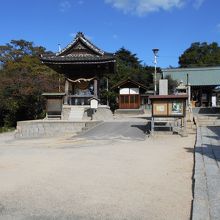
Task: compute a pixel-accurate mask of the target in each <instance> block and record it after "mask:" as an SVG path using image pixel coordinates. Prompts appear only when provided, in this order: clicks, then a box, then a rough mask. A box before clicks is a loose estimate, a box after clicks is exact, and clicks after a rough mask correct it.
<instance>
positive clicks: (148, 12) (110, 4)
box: [0, 0, 220, 68]
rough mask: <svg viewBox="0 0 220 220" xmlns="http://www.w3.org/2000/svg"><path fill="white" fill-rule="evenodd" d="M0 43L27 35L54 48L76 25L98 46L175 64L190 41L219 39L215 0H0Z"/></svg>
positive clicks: (64, 41) (161, 63) (68, 37)
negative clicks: (123, 50) (154, 51)
mask: <svg viewBox="0 0 220 220" xmlns="http://www.w3.org/2000/svg"><path fill="white" fill-rule="evenodd" d="M0 9H1V10H0V11H1V13H0V18H1V28H0V45H3V44H5V43H8V42H10V40H12V39H16V40H18V39H24V40H28V41H33V42H34V43H35V45H41V46H44V47H46V49H47V50H51V51H53V52H57V50H58V44H60V45H61V48H63V47H65V46H66V45H67V44H69V43H70V42H71V41H72V40H73V37H74V35H75V34H76V33H77V32H78V31H81V32H83V33H84V34H85V35H86V36H87V37H89V39H90V40H91V41H92V42H93V43H94V44H96V45H97V46H98V47H99V48H101V49H103V50H105V51H108V52H115V51H116V50H118V49H119V48H121V47H125V48H126V49H129V50H130V51H131V52H132V53H136V54H137V57H138V58H139V59H140V60H141V61H142V62H143V63H144V64H146V65H153V52H152V48H159V49H160V51H159V57H158V66H160V67H163V68H164V67H168V66H170V65H171V66H173V67H177V66H178V57H179V56H180V55H181V54H182V53H183V51H184V50H185V49H187V48H188V47H189V46H190V45H191V43H193V42H208V43H211V42H213V41H215V42H217V43H218V44H220V13H219V10H220V1H219V0H1V2H0Z"/></svg>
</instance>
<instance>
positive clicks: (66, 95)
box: [64, 79, 69, 105]
mask: <svg viewBox="0 0 220 220" xmlns="http://www.w3.org/2000/svg"><path fill="white" fill-rule="evenodd" d="M68 95H69V81H68V80H67V79H66V80H65V97H64V104H65V105H67V104H68Z"/></svg>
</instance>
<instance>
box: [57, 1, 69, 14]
mask: <svg viewBox="0 0 220 220" xmlns="http://www.w3.org/2000/svg"><path fill="white" fill-rule="evenodd" d="M59 6H60V11H61V12H65V11H67V10H68V9H70V8H71V4H70V2H69V1H62V2H61V3H60V5H59Z"/></svg>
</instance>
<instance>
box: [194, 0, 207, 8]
mask: <svg viewBox="0 0 220 220" xmlns="http://www.w3.org/2000/svg"><path fill="white" fill-rule="evenodd" d="M204 1H205V0H195V1H194V4H193V6H194V8H195V9H199V8H200V7H201V6H202V4H203V2H204Z"/></svg>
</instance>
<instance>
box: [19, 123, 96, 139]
mask: <svg viewBox="0 0 220 220" xmlns="http://www.w3.org/2000/svg"><path fill="white" fill-rule="evenodd" d="M98 123H100V122H99V121H80V122H78V121H77V122H74V121H64V120H33V121H19V122H17V129H16V131H15V138H31V137H50V136H51V137H52V136H58V135H71V134H72V135H74V134H75V133H79V132H81V131H82V130H83V128H85V127H88V124H89V127H93V126H95V125H97V124H98Z"/></svg>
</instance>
